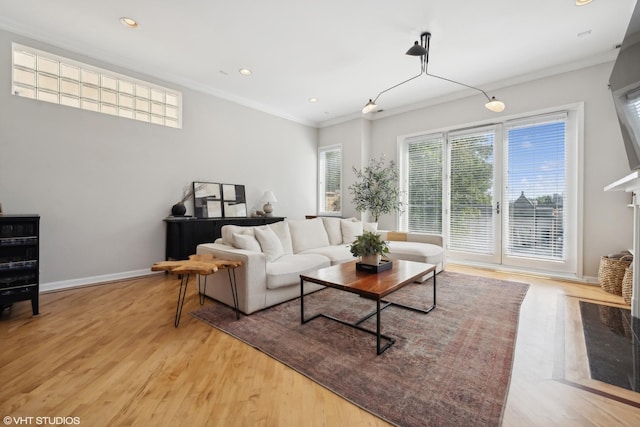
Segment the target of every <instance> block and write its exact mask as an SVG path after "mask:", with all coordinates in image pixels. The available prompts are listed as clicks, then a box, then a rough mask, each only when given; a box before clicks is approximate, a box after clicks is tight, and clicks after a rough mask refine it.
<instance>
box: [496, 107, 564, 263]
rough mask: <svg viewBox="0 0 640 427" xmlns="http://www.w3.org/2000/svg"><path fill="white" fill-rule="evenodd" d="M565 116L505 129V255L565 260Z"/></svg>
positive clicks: (522, 122) (513, 123)
mask: <svg viewBox="0 0 640 427" xmlns="http://www.w3.org/2000/svg"><path fill="white" fill-rule="evenodd" d="M566 122H567V114H566V113H558V114H552V115H545V116H538V117H533V118H529V119H527V120H517V121H511V122H507V124H506V126H505V130H506V141H505V146H506V147H505V148H506V152H507V161H506V162H505V168H506V170H505V176H506V177H507V178H506V179H505V189H504V194H505V203H504V209H503V210H504V212H503V213H504V215H505V218H507V220H506V221H503V224H504V231H503V234H504V236H505V239H506V245H505V253H506V254H507V255H513V256H524V257H530V258H538V259H549V260H564V259H565V258H566V248H565V244H564V230H565V229H566V223H567V214H566V210H565V209H564V203H565V198H566V193H567V189H566V187H565V186H566V179H565V175H566V170H567V164H566V161H567V156H566V153H565V139H566V137H565V134H566Z"/></svg>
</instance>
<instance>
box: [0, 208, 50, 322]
mask: <svg viewBox="0 0 640 427" xmlns="http://www.w3.org/2000/svg"><path fill="white" fill-rule="evenodd" d="M39 273H40V216H39V215H6V214H5V215H0V307H4V306H6V305H9V304H12V303H14V302H17V301H23V300H31V309H32V311H33V315H34V316H35V315H37V314H38V313H39V306H38V296H39V293H40V274H39Z"/></svg>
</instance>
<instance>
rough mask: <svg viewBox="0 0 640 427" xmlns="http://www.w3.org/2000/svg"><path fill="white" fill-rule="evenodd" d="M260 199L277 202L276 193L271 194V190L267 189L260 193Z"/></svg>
mask: <svg viewBox="0 0 640 427" xmlns="http://www.w3.org/2000/svg"><path fill="white" fill-rule="evenodd" d="M262 201H263V202H267V203H277V202H278V199H276V195H275V194H273V191H271V190H267V191H265V192H264V194H263V195H262Z"/></svg>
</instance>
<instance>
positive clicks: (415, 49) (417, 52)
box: [406, 42, 427, 56]
mask: <svg viewBox="0 0 640 427" xmlns="http://www.w3.org/2000/svg"><path fill="white" fill-rule="evenodd" d="M426 54H427V49H425V48H424V47H422V46H420V43H418V42H415V43H414V44H413V46H411V48H409V50H408V51H407V53H406V55H409V56H422V55H426Z"/></svg>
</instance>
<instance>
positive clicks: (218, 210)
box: [193, 181, 222, 218]
mask: <svg viewBox="0 0 640 427" xmlns="http://www.w3.org/2000/svg"><path fill="white" fill-rule="evenodd" d="M193 209H194V215H195V216H196V217H198V218H221V217H222V197H221V194H220V184H219V183H216V182H197V181H194V182H193Z"/></svg>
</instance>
